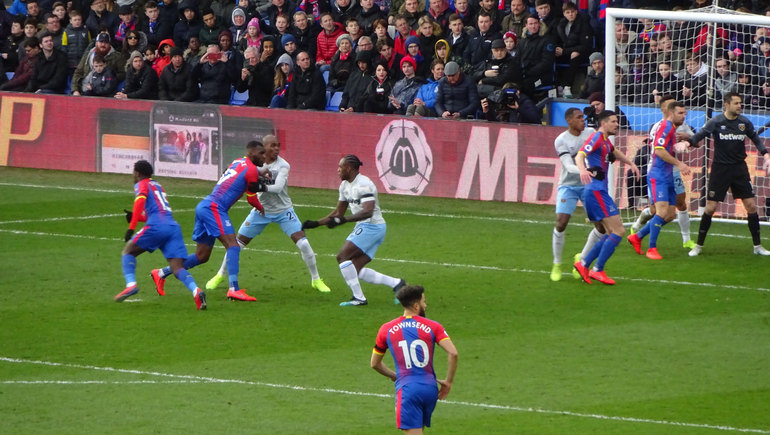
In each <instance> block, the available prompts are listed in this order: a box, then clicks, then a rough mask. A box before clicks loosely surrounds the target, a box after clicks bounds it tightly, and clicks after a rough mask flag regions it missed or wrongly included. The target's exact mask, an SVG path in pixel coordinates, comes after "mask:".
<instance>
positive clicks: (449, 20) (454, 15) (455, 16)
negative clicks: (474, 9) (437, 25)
mask: <svg viewBox="0 0 770 435" xmlns="http://www.w3.org/2000/svg"><path fill="white" fill-rule="evenodd" d="M462 19H463V18H462V17H461V16H459V15H457V14H452V15H450V16H449V18H447V23H451V22H452V21H457V20H462Z"/></svg>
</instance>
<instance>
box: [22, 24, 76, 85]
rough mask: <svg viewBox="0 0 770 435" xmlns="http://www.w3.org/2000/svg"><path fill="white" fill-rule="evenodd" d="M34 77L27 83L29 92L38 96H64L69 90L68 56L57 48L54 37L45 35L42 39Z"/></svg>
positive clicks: (33, 70)
mask: <svg viewBox="0 0 770 435" xmlns="http://www.w3.org/2000/svg"><path fill="white" fill-rule="evenodd" d="M40 49H41V50H40V52H39V53H38V54H37V56H36V59H35V63H34V66H33V67H32V76H31V77H30V79H29V82H28V83H27V89H26V91H27V92H34V93H36V94H63V93H64V91H65V89H66V88H67V72H68V71H69V69H68V68H67V55H66V54H65V53H64V52H63V51H61V50H58V49H56V48H55V46H54V43H53V36H52V35H51V34H50V33H45V34H43V37H42V38H41V39H40Z"/></svg>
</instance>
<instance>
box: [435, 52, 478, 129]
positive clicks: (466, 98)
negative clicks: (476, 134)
mask: <svg viewBox="0 0 770 435" xmlns="http://www.w3.org/2000/svg"><path fill="white" fill-rule="evenodd" d="M434 109H435V110H436V113H437V114H438V115H439V116H440V117H442V118H444V119H465V118H467V117H469V116H470V117H473V116H475V114H476V111H477V110H478V109H479V94H478V92H477V91H476V84H475V83H473V82H472V81H471V80H470V79H469V78H468V77H466V76H465V75H464V74H463V73H462V72H461V71H460V65H458V64H457V63H456V62H449V63H448V64H446V66H445V67H444V78H442V79H441V80H439V84H438V91H437V92H436V103H435V105H434Z"/></svg>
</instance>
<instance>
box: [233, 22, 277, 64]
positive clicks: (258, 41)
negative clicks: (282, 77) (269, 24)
mask: <svg viewBox="0 0 770 435" xmlns="http://www.w3.org/2000/svg"><path fill="white" fill-rule="evenodd" d="M264 36H265V35H264V34H263V33H262V30H260V27H259V19H257V18H252V19H251V20H250V21H249V25H248V27H247V30H246V35H245V36H244V37H243V38H241V40H240V41H238V43H237V46H238V51H240V52H241V53H244V54H245V51H246V48H247V47H254V48H259V47H260V46H261V45H262V38H264ZM273 66H274V65H271V66H270V69H271V70H272V69H273ZM271 75H272V74H271Z"/></svg>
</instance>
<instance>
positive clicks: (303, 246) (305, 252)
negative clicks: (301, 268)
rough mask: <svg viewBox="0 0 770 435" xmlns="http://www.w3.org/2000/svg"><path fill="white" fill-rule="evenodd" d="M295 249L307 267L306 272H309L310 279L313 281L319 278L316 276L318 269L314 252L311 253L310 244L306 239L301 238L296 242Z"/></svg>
mask: <svg viewBox="0 0 770 435" xmlns="http://www.w3.org/2000/svg"><path fill="white" fill-rule="evenodd" d="M297 248H298V249H299V252H300V254H302V259H303V260H304V261H305V264H306V265H307V270H308V271H309V272H310V279H312V280H313V281H315V280H317V279H318V278H320V276H319V275H318V267H317V266H316V262H315V252H313V248H312V247H311V246H310V242H308V241H307V237H303V238H301V239H299V240H298V241H297Z"/></svg>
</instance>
